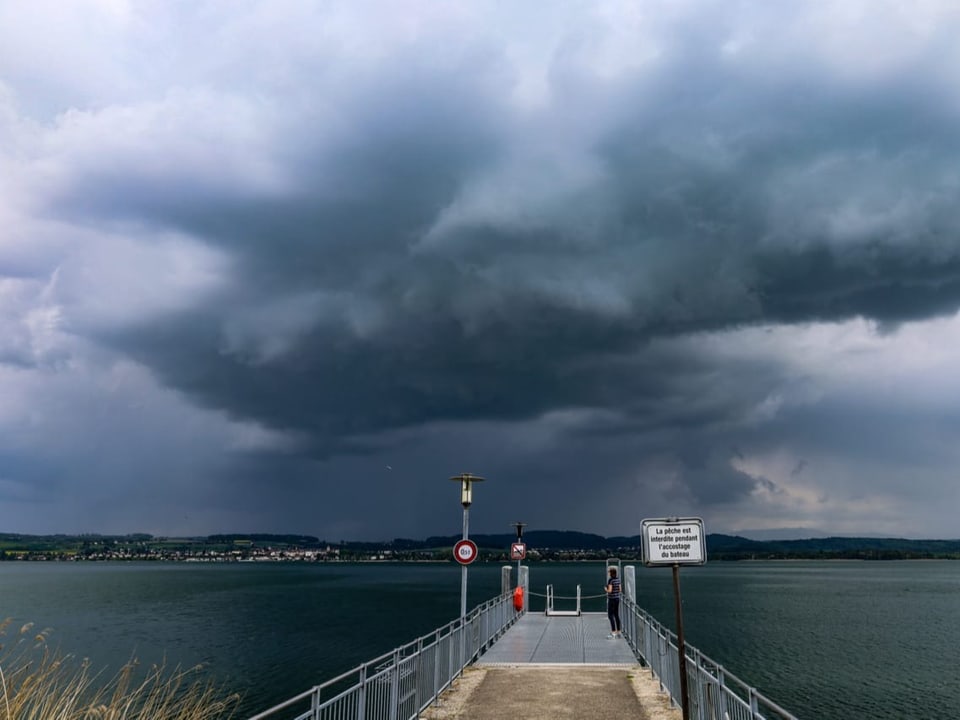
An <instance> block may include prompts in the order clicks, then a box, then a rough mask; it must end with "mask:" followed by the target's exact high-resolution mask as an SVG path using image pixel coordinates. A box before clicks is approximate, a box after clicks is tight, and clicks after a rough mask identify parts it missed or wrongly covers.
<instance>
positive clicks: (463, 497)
mask: <svg viewBox="0 0 960 720" xmlns="http://www.w3.org/2000/svg"><path fill="white" fill-rule="evenodd" d="M450 479H451V480H452V481H454V482H458V483H460V504H461V505H463V507H464V509H466V508H468V507H470V505H471V504H472V503H473V483H475V482H483V478H482V477H480V476H479V475H471V474H470V473H460V474H459V475H454V476H453V477H452V478H450Z"/></svg>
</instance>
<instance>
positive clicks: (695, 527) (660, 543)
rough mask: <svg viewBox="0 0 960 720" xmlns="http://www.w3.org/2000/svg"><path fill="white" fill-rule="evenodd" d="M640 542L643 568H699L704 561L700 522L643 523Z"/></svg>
mask: <svg viewBox="0 0 960 720" xmlns="http://www.w3.org/2000/svg"><path fill="white" fill-rule="evenodd" d="M641 527H642V531H641V533H640V539H641V541H642V545H643V548H642V549H643V562H644V564H645V565H648V566H650V565H703V564H704V563H705V562H706V561H707V551H706V542H705V536H704V532H703V520H701V519H700V518H664V519H654V520H644V521H643V523H642V524H641Z"/></svg>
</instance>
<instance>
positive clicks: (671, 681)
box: [621, 597, 797, 720]
mask: <svg viewBox="0 0 960 720" xmlns="http://www.w3.org/2000/svg"><path fill="white" fill-rule="evenodd" d="M622 609H623V610H624V611H625V612H622V613H621V615H622V618H621V619H622V624H623V634H624V636H625V637H626V638H627V642H628V643H629V644H630V647H631V648H632V649H633V652H634V654H635V655H636V656H637V657H638V658H639V659H640V660H641V661H642V662H645V663H646V664H647V665H649V667H650V670H651V671H652V672H653V674H654V675H655V676H656V677H657V679H658V680H659V681H660V688H661V689H662V690H665V691H666V692H667V693H669V694H670V699H671V700H672V701H673V702H674V703H675V704H676V705H678V706H679V705H680V697H681V695H680V655H679V653H678V651H677V637H676V635H675V634H674V633H673V632H671V631H670V630H668V629H667V628H665V627H664V626H663V625H661V624H660V623H659V622H657V621H656V620H655V619H654V618H653V617H652V616H651V615H650V614H649V613H647V612H646V611H645V610H643V609H642V608H640V607H639V606H637V604H636V603H635V602H633V601H632V600H631V599H630V598H629V597H625V598H624V599H623V605H622ZM685 645H686V656H687V662H686V665H687V692H688V695H689V698H688V700H689V715H690V718H691V719H693V720H797V718H796V716H794V715H792V714H791V713H789V712H788V711H786V710H784V709H783V708H782V707H780V706H779V705H777V704H776V703H775V702H773V701H772V700H769V699H768V698H766V697H764V696H763V695H761V694H760V693H759V692H757V690H756V689H755V688H752V687H750V686H749V685H747V684H746V683H745V682H743V681H742V680H741V679H740V678H738V677H737V676H736V675H733V674H732V673H729V672H727V671H726V670H724V669H723V667H722V666H721V665H720V664H719V663H716V662H714V661H713V660H711V659H710V658H708V657H707V656H706V655H704V654H703V653H701V652H700V651H699V650H697V649H696V648H694V647H691V646H690V645H689V644H685Z"/></svg>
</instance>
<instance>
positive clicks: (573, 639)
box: [477, 613, 637, 666]
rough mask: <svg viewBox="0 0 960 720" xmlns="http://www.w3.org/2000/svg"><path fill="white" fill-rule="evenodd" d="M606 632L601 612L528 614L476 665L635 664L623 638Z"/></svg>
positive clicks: (608, 631) (605, 620) (606, 625)
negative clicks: (560, 614)
mask: <svg viewBox="0 0 960 720" xmlns="http://www.w3.org/2000/svg"><path fill="white" fill-rule="evenodd" d="M609 634H610V625H609V623H608V621H607V616H606V615H605V614H601V613H584V614H583V615H580V616H579V617H547V616H546V615H532V614H529V613H528V614H527V615H524V616H523V617H522V618H520V619H519V620H518V621H517V622H516V624H514V625H513V626H512V627H511V628H510V629H509V630H507V632H506V634H505V635H504V636H503V637H501V638H500V639H499V640H497V641H496V642H495V643H494V644H493V647H492V648H490V649H489V650H488V651H487V652H486V653H485V654H484V655H482V656H481V657H480V659H479V660H478V661H477V664H478V665H500V664H504V663H506V664H516V663H548V664H570V663H576V664H590V665H626V666H631V665H636V664H637V659H636V657H634V655H633V651H632V650H631V649H630V647H629V646H628V645H627V641H626V640H624V639H623V638H617V639H613V640H612V639H610V638H608V637H607V635H609Z"/></svg>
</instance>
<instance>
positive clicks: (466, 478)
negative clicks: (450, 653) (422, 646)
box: [450, 473, 483, 622]
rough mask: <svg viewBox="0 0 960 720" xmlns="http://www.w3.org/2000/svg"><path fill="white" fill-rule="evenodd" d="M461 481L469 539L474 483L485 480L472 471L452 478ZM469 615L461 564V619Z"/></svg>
mask: <svg viewBox="0 0 960 720" xmlns="http://www.w3.org/2000/svg"><path fill="white" fill-rule="evenodd" d="M450 479H451V480H452V481H453V482H458V483H460V504H461V505H463V539H464V540H466V539H467V532H468V531H469V529H470V505H472V504H473V483H475V482H483V478H482V477H480V476H478V475H471V474H470V473H460V474H459V475H454V476H453V477H451V478H450ZM466 616H467V566H466V565H461V566H460V620H461V622H462V621H463V618H465V617H466Z"/></svg>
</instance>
